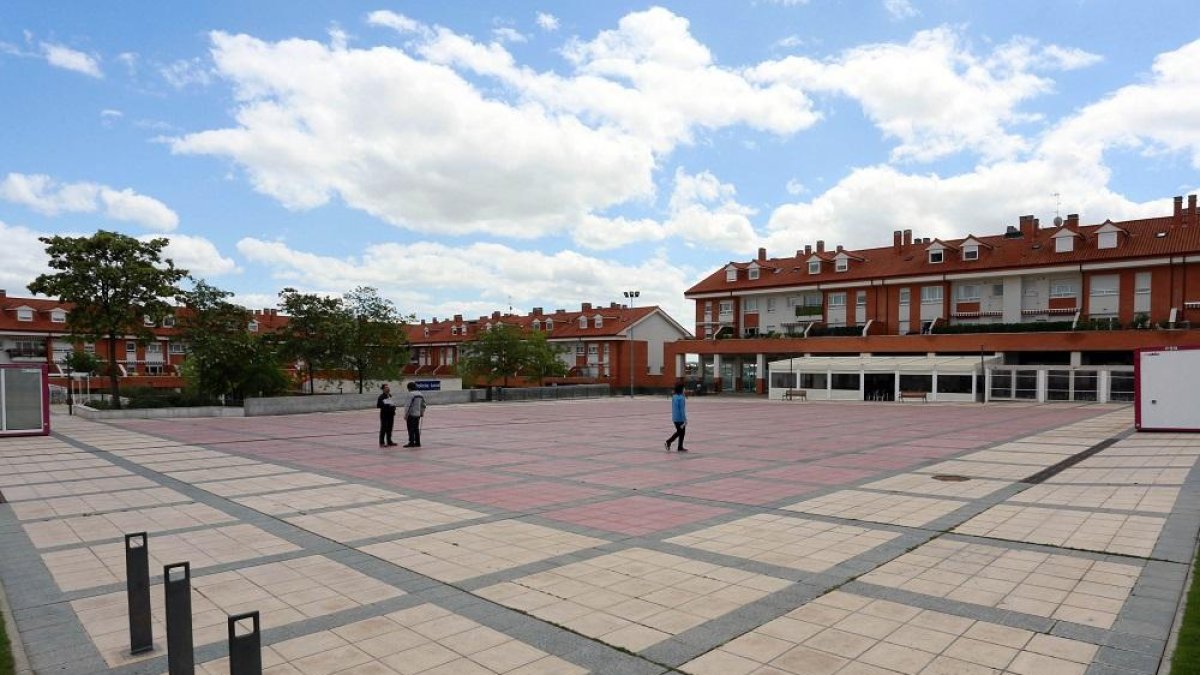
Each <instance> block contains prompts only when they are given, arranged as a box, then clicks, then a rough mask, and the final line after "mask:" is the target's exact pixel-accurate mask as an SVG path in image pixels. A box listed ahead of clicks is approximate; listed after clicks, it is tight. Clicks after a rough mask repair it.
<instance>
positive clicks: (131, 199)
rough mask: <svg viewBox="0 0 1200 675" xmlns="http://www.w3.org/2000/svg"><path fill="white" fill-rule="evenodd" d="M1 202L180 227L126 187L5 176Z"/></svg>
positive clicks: (166, 212) (160, 207) (158, 206)
mask: <svg viewBox="0 0 1200 675" xmlns="http://www.w3.org/2000/svg"><path fill="white" fill-rule="evenodd" d="M0 199H3V200H5V201H9V202H13V203H15V204H21V205H23V206H26V207H28V208H30V209H33V210H34V211H37V212H38V213H42V214H45V215H48V216H56V215H59V214H61V213H103V214H104V215H105V216H106V217H108V218H112V219H114V220H123V221H126V222H132V223H137V224H139V225H142V226H143V227H148V228H151V229H155V230H163V231H167V230H173V229H175V227H176V226H178V225H179V216H177V215H176V214H175V212H174V211H172V210H171V209H170V208H168V207H167V206H166V205H165V204H163V203H162V202H160V201H158V200H157V199H154V198H152V197H147V196H145V195H141V194H138V193H136V192H134V191H133V190H131V189H129V188H126V189H124V190H116V189H114V188H110V187H108V186H106V185H99V184H96V183H59V182H57V181H55V180H54V179H53V178H51V177H50V176H46V175H42V174H20V173H10V174H8V176H6V177H5V178H4V180H3V181H0Z"/></svg>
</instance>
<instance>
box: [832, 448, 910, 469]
mask: <svg viewBox="0 0 1200 675" xmlns="http://www.w3.org/2000/svg"><path fill="white" fill-rule="evenodd" d="M886 452H888V453H889V454H891V448H888V450H887V451H886ZM920 463H921V460H919V459H912V458H911V457H903V456H901V457H886V456H882V455H881V454H867V453H863V454H853V455H841V456H839V457H829V458H826V459H822V460H821V461H820V464H821V466H837V467H871V468H876V469H905V468H908V467H910V466H914V465H916V464H920Z"/></svg>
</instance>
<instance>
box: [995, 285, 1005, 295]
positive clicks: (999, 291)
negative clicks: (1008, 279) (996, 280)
mask: <svg viewBox="0 0 1200 675" xmlns="http://www.w3.org/2000/svg"><path fill="white" fill-rule="evenodd" d="M992 297H993V298H1003V297H1004V284H992Z"/></svg>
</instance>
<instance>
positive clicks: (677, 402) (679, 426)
mask: <svg viewBox="0 0 1200 675" xmlns="http://www.w3.org/2000/svg"><path fill="white" fill-rule="evenodd" d="M671 421H672V422H674V423H675V433H673V434H671V437H670V438H668V439H667V440H666V442H664V443H663V447H665V448H666V449H667V452H670V451H671V443H672V442H673V441H674V440H675V439H676V438H678V439H679V445H678V449H677V450H676V452H687V451H688V449H687V448H685V447H683V436H684V434H685V433H687V400H686V399H684V397H683V384H682V383H680V384H677V385H675V393H674V394H673V395H672V396H671Z"/></svg>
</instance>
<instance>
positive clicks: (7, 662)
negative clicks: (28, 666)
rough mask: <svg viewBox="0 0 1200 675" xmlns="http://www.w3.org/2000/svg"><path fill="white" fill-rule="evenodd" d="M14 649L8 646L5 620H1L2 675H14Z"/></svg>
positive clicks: (0, 663)
mask: <svg viewBox="0 0 1200 675" xmlns="http://www.w3.org/2000/svg"><path fill="white" fill-rule="evenodd" d="M15 670H16V667H15V666H13V658H12V647H11V646H10V645H9V644H8V635H7V634H6V633H5V631H4V620H3V619H0V675H13V672H14V671H15Z"/></svg>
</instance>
